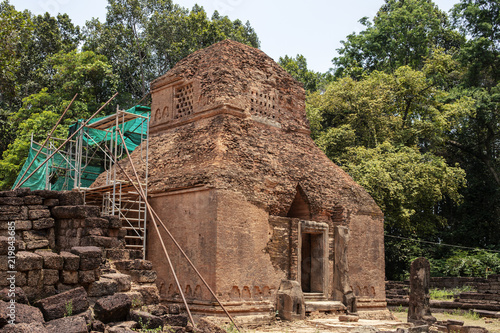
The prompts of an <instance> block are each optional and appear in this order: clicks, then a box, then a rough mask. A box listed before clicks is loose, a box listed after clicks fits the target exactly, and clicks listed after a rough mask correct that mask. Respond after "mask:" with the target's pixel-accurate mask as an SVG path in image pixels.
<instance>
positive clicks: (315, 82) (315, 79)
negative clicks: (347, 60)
mask: <svg viewBox="0 0 500 333" xmlns="http://www.w3.org/2000/svg"><path fill="white" fill-rule="evenodd" d="M278 63H279V64H280V66H281V67H283V69H285V70H286V71H287V72H288V73H289V74H290V75H291V76H293V78H294V79H295V80H297V81H299V82H301V83H302V84H303V86H304V89H305V90H306V91H307V92H314V91H317V90H319V89H321V88H322V87H323V86H324V85H325V84H326V83H327V82H328V81H331V80H332V77H331V74H329V73H326V74H321V73H318V72H314V71H312V70H309V69H307V60H306V58H305V57H304V56H303V55H301V54H297V57H295V58H291V57H289V56H287V55H286V56H285V57H280V59H279V61H278Z"/></svg>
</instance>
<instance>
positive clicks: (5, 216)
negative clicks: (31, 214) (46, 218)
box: [0, 206, 28, 221]
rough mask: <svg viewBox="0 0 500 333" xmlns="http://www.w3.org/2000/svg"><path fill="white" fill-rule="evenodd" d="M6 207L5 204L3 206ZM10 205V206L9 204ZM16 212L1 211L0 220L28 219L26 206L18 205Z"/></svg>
mask: <svg viewBox="0 0 500 333" xmlns="http://www.w3.org/2000/svg"><path fill="white" fill-rule="evenodd" d="M3 207H6V206H3ZM9 207H12V206H9ZM16 210H18V211H16V212H10V211H7V212H2V213H1V214H0V221H17V220H27V219H28V207H25V206H19V209H16Z"/></svg>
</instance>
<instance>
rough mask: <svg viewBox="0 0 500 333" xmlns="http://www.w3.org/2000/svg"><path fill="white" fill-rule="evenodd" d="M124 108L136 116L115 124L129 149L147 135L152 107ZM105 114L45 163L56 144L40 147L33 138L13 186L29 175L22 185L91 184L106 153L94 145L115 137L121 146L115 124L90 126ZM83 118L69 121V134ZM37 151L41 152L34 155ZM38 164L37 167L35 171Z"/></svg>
mask: <svg viewBox="0 0 500 333" xmlns="http://www.w3.org/2000/svg"><path fill="white" fill-rule="evenodd" d="M125 112H126V113H128V114H132V115H137V116H138V117H133V119H131V120H128V121H125V122H123V123H120V124H119V125H118V128H119V129H120V131H121V132H122V134H123V136H124V139H125V145H126V147H127V149H128V150H129V151H130V152H132V151H134V150H135V149H136V148H137V147H138V146H139V145H140V144H141V142H142V140H144V139H145V138H146V136H147V122H148V119H149V116H150V114H151V109H150V108H149V107H146V106H141V105H137V106H135V107H133V108H131V109H128V110H126V111H125ZM107 118H110V116H106V117H100V118H95V119H92V120H91V121H89V123H88V124H87V126H85V127H83V128H82V129H80V130H79V133H77V134H76V135H75V136H74V138H76V139H75V140H74V141H73V142H74V143H67V144H66V146H65V147H64V148H63V149H61V150H60V151H59V152H57V153H56V154H54V155H53V156H52V157H51V158H50V159H49V160H48V161H47V162H46V163H44V162H45V161H46V160H47V158H48V157H49V156H50V155H51V154H52V153H53V152H54V151H55V148H54V147H51V146H50V145H49V147H41V145H40V144H39V143H36V142H33V141H32V143H31V146H30V150H29V153H28V158H27V159H26V162H25V163H24V165H23V168H22V169H21V172H20V173H19V175H18V177H17V179H16V181H15V183H14V186H13V188H14V187H15V186H16V185H17V184H18V183H19V182H21V181H22V180H24V179H26V178H27V177H29V178H28V179H27V180H26V181H25V182H24V183H23V184H22V187H28V188H30V189H31V190H43V189H50V190H55V191H62V190H71V189H73V188H74V187H75V186H79V187H90V185H91V184H92V183H93V182H94V181H95V180H96V179H97V177H98V176H99V175H100V174H101V173H103V172H104V171H105V170H106V156H105V155H106V153H105V152H104V151H103V150H102V149H101V150H99V149H97V147H98V146H100V145H103V144H110V143H111V144H112V143H113V140H115V141H116V146H117V147H118V148H120V147H122V144H121V141H119V140H116V137H117V136H116V126H110V127H107V128H106V129H97V128H93V127H92V124H96V123H99V122H101V123H102V122H103V120H105V119H107ZM84 122H85V120H84V119H80V120H78V121H77V122H75V123H74V124H73V125H71V126H70V128H69V130H68V137H69V136H70V135H72V134H73V133H74V132H75V131H77V130H78V129H79V128H80V126H81V125H82V124H83V123H84ZM78 140H80V141H79V142H80V143H79V144H76V141H78ZM38 151H40V153H39V154H38V156H36V154H37V152H38ZM35 156H36V160H35ZM108 159H109V157H108ZM32 161H33V163H32ZM30 164H31V166H30ZM42 164H43V165H42ZM28 166H30V167H29V170H28V171H26V169H27V168H28ZM40 166H41V167H40ZM37 168H38V170H37V171H36V172H34V171H35V170H36V169H37ZM33 172H34V173H33ZM23 175H24V176H23ZM30 175H31V176H30ZM22 176H23V177H22ZM21 177H22V179H21Z"/></svg>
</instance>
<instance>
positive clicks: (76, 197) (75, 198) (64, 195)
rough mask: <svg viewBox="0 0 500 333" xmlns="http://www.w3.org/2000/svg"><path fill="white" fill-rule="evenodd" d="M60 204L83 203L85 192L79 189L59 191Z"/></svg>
mask: <svg viewBox="0 0 500 333" xmlns="http://www.w3.org/2000/svg"><path fill="white" fill-rule="evenodd" d="M59 204H60V205H61V206H72V205H83V204H84V200H83V194H82V193H80V192H77V191H62V192H59Z"/></svg>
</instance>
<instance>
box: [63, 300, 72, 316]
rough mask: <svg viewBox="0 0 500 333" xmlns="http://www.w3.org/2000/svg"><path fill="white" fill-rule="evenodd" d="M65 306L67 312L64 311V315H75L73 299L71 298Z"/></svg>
mask: <svg viewBox="0 0 500 333" xmlns="http://www.w3.org/2000/svg"><path fill="white" fill-rule="evenodd" d="M64 307H65V308H66V312H65V313H64V317H71V316H72V315H73V301H72V300H69V301H68V302H67V303H66V304H65V305H64Z"/></svg>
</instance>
